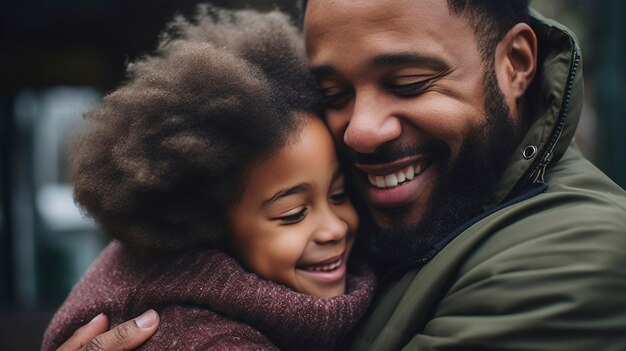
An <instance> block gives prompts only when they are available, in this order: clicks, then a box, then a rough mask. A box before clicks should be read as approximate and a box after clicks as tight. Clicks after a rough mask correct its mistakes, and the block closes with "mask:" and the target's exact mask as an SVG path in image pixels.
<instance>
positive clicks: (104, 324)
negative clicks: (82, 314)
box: [57, 313, 109, 351]
mask: <svg viewBox="0 0 626 351" xmlns="http://www.w3.org/2000/svg"><path fill="white" fill-rule="evenodd" d="M108 329H109V318H108V317H107V316H106V315H105V314H102V313H100V314H99V315H97V316H95V317H94V318H93V319H92V320H91V321H89V323H87V324H85V325H83V326H82V327H80V328H78V330H76V331H75V332H74V334H73V335H72V336H71V337H70V338H69V339H67V341H66V342H65V343H63V345H61V346H60V347H59V348H58V349H57V351H77V350H80V349H81V348H82V347H83V346H85V345H87V343H88V342H89V341H90V340H91V339H93V338H95V337H96V336H98V335H99V334H102V333H104V332H106V331H107V330H108Z"/></svg>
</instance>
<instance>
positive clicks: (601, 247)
mask: <svg viewBox="0 0 626 351" xmlns="http://www.w3.org/2000/svg"><path fill="white" fill-rule="evenodd" d="M613 215H614V214H610V213H607V212H606V211H593V209H592V208H588V211H583V212H581V213H580V215H579V216H577V217H576V218H572V217H571V216H558V215H557V216H554V215H550V216H547V215H543V216H544V217H542V215H541V214H537V215H536V216H535V217H534V218H533V221H534V224H535V225H534V226H533V227H532V228H533V229H532V230H533V231H538V232H541V233H539V234H537V235H534V236H533V237H531V238H526V239H523V240H521V239H516V238H519V237H520V235H519V233H522V232H523V231H524V230H526V231H527V230H528V229H529V227H528V226H527V224H528V223H524V222H523V221H522V222H519V223H518V224H515V225H512V226H509V227H508V228H507V229H506V230H503V231H501V232H499V233H498V234H497V237H494V238H493V239H492V240H490V241H489V242H487V243H485V244H484V245H482V246H481V247H480V248H479V249H478V250H477V251H476V252H475V253H474V254H473V255H472V257H471V258H470V259H469V260H468V262H466V264H465V265H464V266H463V269H461V271H460V272H459V276H458V278H457V279H456V281H455V283H454V284H453V285H452V287H451V288H450V290H449V291H448V293H447V294H446V295H445V296H444V297H443V299H442V300H441V301H440V302H439V304H438V306H437V308H436V310H435V312H434V316H433V318H432V319H430V320H429V321H428V322H427V324H426V325H425V328H424V330H423V332H422V333H420V334H418V335H415V336H414V337H413V338H412V339H411V341H410V342H409V343H408V344H407V345H406V347H405V348H404V349H405V350H460V349H462V350H625V349H626V317H625V314H624V311H626V299H625V298H624V292H625V291H626V269H625V268H624V267H626V255H625V254H624V248H625V247H626V235H624V232H623V228H624V223H616V221H615V218H619V217H616V216H613ZM611 218H613V220H611ZM624 219H626V218H624ZM538 224H540V225H538ZM515 240H517V242H512V241H515Z"/></svg>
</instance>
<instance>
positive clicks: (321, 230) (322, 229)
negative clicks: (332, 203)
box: [315, 208, 348, 244]
mask: <svg viewBox="0 0 626 351" xmlns="http://www.w3.org/2000/svg"><path fill="white" fill-rule="evenodd" d="M320 222H321V223H320V225H319V227H318V229H317V231H316V233H315V241H316V242H317V243H318V244H325V243H329V242H337V241H341V240H343V239H344V238H345V237H346V235H347V234H348V224H347V223H346V222H345V221H344V220H342V219H341V218H339V217H338V216H337V214H335V212H333V211H332V209H330V208H328V209H327V210H326V211H325V215H324V216H322V217H321V221H320Z"/></svg>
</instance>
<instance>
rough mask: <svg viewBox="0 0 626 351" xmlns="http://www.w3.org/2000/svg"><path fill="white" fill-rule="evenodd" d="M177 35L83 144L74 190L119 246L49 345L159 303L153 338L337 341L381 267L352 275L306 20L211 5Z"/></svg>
mask: <svg viewBox="0 0 626 351" xmlns="http://www.w3.org/2000/svg"><path fill="white" fill-rule="evenodd" d="M168 33H169V34H167V35H164V36H163V38H162V40H161V43H160V45H159V48H158V50H157V53H156V54H155V55H153V56H148V57H145V58H143V59H141V60H139V61H138V62H136V63H134V64H132V65H129V67H128V71H129V79H128V82H127V83H126V84H124V85H123V86H121V87H120V88H118V89H117V90H115V91H113V92H112V93H110V94H109V95H108V96H106V97H105V99H104V101H103V104H102V106H101V108H99V109H98V110H97V111H95V112H92V113H91V114H89V115H88V118H89V121H90V128H89V129H88V130H86V131H85V132H83V133H82V134H80V135H79V136H78V138H77V139H76V141H75V144H74V155H73V160H72V162H73V166H74V169H75V179H74V181H75V198H76V201H77V202H78V203H79V204H80V205H81V206H82V207H83V208H84V209H85V211H86V212H87V213H88V214H90V215H91V216H93V217H94V218H95V219H96V221H97V222H98V223H99V224H100V226H101V227H102V228H103V229H104V231H105V232H106V233H108V234H109V235H110V236H111V237H113V238H114V239H117V241H113V242H112V243H111V244H110V245H109V246H108V247H107V248H106V249H105V250H104V252H103V253H102V254H101V256H100V257H99V258H98V260H97V261H96V262H95V263H94V265H93V266H92V267H91V268H90V269H89V271H88V272H87V273H86V274H85V276H84V277H83V278H82V279H81V281H80V282H79V283H78V284H77V286H76V287H74V289H73V290H72V292H71V293H70V295H69V297H68V298H67V300H66V301H65V303H64V304H63V306H61V308H60V309H59V311H58V312H57V313H56V315H55V316H54V318H53V320H52V321H51V323H50V325H49V327H48V330H47V331H46V335H45V337H44V343H43V349H44V350H52V349H55V348H57V347H58V346H59V345H60V344H61V343H63V342H64V341H65V340H66V339H67V338H68V337H69V336H70V335H71V334H72V332H73V331H74V330H76V329H77V328H78V327H79V326H81V325H83V324H85V323H86V322H88V321H89V320H90V319H91V318H93V317H94V316H96V315H97V314H99V313H100V312H104V313H105V314H107V315H108V316H109V317H110V318H111V322H112V324H113V325H115V324H118V323H120V322H122V321H125V320H128V319H131V317H133V316H135V315H137V314H139V313H140V312H142V311H144V310H146V309H148V308H155V309H156V310H158V311H159V314H160V318H161V324H160V326H159V329H158V331H157V332H156V334H155V335H154V336H153V337H152V338H151V339H150V340H149V341H148V342H147V343H146V344H145V345H144V346H143V347H144V349H150V350H152V349H159V350H161V349H177V350H194V349H238V350H240V349H255V350H257V349H263V350H264V349H276V348H280V349H293V350H305V349H311V350H325V349H332V348H334V347H336V346H337V344H338V343H339V342H340V341H341V340H342V338H343V337H345V335H346V334H347V332H348V331H349V330H350V329H351V327H352V326H354V324H355V323H356V322H357V320H358V318H359V317H360V316H361V315H362V314H363V312H364V311H365V309H366V307H367V304H368V302H369V299H370V297H371V295H372V293H373V289H374V277H373V276H372V275H371V274H370V273H368V272H362V273H360V276H352V275H350V276H347V273H346V269H347V268H346V267H347V263H346V261H347V258H348V255H349V253H350V250H351V248H352V245H353V242H354V238H355V232H356V229H357V220H358V218H357V215H356V212H355V210H354V208H353V207H352V205H351V204H350V202H349V199H348V197H347V195H346V191H345V189H344V177H343V175H342V173H341V172H340V169H339V163H338V161H337V157H336V155H335V149H334V145H333V143H332V140H331V137H330V134H329V132H328V131H327V130H326V127H325V125H324V123H323V122H322V120H321V119H320V117H319V116H320V115H321V112H320V108H319V105H318V101H317V95H316V87H315V84H314V82H313V81H312V79H311V77H310V76H309V74H308V69H307V67H306V61H305V59H304V53H303V50H302V47H301V39H300V37H299V35H298V33H297V30H296V29H295V28H293V27H292V26H291V25H290V24H289V21H288V19H287V17H286V16H284V15H282V14H279V13H277V12H272V13H269V14H265V15H262V14H258V13H255V12H253V11H238V12H231V11H225V10H214V9H210V8H207V7H201V10H200V11H199V14H198V15H197V17H196V18H195V21H194V22H193V23H190V22H187V21H186V20H184V19H182V18H178V19H176V20H175V22H174V23H173V24H171V25H170V27H169V28H168ZM244 267H245V268H244Z"/></svg>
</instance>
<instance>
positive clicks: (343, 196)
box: [330, 189, 348, 204]
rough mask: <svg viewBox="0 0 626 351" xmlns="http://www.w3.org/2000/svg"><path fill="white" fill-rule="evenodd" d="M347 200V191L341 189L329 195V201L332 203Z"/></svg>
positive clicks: (340, 202)
mask: <svg viewBox="0 0 626 351" xmlns="http://www.w3.org/2000/svg"><path fill="white" fill-rule="evenodd" d="M347 200H348V193H347V192H346V191H345V190H344V189H341V191H340V192H337V193H334V194H332V195H330V201H331V202H332V203H334V204H342V203H344V202H346V201H347Z"/></svg>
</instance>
